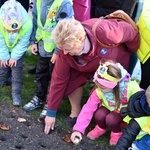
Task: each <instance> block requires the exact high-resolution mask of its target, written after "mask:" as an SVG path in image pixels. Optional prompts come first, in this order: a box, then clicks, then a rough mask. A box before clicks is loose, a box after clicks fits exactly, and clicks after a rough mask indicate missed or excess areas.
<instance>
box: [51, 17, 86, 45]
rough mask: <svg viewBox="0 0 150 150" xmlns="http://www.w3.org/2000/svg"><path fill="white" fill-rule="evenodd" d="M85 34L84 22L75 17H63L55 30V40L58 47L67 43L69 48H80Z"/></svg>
mask: <svg viewBox="0 0 150 150" xmlns="http://www.w3.org/2000/svg"><path fill="white" fill-rule="evenodd" d="M85 35H86V32H85V30H84V28H83V26H82V24H81V23H80V22H79V21H77V20H75V19H63V20H61V21H59V22H58V24H57V25H56V27H55V29H54V30H53V40H54V42H55V43H56V46H57V47H62V46H63V45H67V46H68V47H69V48H80V47H81V42H83V41H84V39H85Z"/></svg>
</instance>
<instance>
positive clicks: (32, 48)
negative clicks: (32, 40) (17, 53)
mask: <svg viewBox="0 0 150 150" xmlns="http://www.w3.org/2000/svg"><path fill="white" fill-rule="evenodd" d="M30 49H31V52H32V54H34V55H38V48H37V44H32V45H31V48H30Z"/></svg>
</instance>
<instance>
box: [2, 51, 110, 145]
mask: <svg viewBox="0 0 150 150" xmlns="http://www.w3.org/2000/svg"><path fill="white" fill-rule="evenodd" d="M36 62H37V56H33V55H31V54H30V53H26V55H25V59H24V64H23V87H22V94H21V95H22V103H23V104H22V105H24V104H26V103H27V102H29V101H30V100H31V98H32V97H33V95H34V91H35V82H34V80H35V75H31V74H28V70H29V69H32V68H33V67H35V64H36ZM91 88H92V84H90V83H88V84H86V86H85V89H84V94H83V101H82V105H83V104H84V103H85V102H86V100H87V99H88V95H89V92H90V90H91ZM0 100H2V101H5V102H8V103H10V104H12V99H11V87H10V86H5V87H3V88H1V87H0ZM70 109H71V108H70V103H69V101H68V99H67V98H65V99H64V100H63V101H62V104H61V107H60V109H59V110H58V113H57V120H56V121H57V125H59V126H61V127H62V128H64V129H67V130H70V131H71V130H72V129H71V128H69V127H67V126H66V125H65V119H66V117H67V116H68V115H69V114H70ZM40 112H41V110H35V111H33V112H32V113H33V114H34V115H35V116H37V117H38V115H39V114H40ZM94 125H95V123H94V121H92V122H91V124H90V126H89V127H88V128H87V131H86V133H87V132H88V131H89V130H91V129H92V128H93V127H94ZM108 139H109V135H108V134H106V135H104V136H102V137H101V138H99V139H98V140H96V141H95V142H96V143H97V144H100V145H101V146H103V147H106V146H107V147H108V142H109V141H108Z"/></svg>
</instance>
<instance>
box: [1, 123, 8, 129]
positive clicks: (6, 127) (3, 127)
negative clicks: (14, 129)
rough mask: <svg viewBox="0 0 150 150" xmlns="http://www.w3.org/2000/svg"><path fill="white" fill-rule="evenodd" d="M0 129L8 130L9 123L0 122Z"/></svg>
mask: <svg viewBox="0 0 150 150" xmlns="http://www.w3.org/2000/svg"><path fill="white" fill-rule="evenodd" d="M0 129H2V130H5V131H8V130H9V125H6V124H0Z"/></svg>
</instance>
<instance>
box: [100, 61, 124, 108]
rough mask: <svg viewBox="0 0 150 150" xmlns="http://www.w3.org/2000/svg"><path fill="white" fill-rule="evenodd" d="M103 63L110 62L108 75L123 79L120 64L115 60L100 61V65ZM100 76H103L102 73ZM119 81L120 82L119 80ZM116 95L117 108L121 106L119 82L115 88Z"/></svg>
mask: <svg viewBox="0 0 150 150" xmlns="http://www.w3.org/2000/svg"><path fill="white" fill-rule="evenodd" d="M102 64H106V65H107V64H108V65H107V67H108V70H107V73H108V75H110V76H112V77H114V78H116V79H119V80H120V79H121V77H122V74H121V70H120V68H119V67H118V65H117V64H116V63H115V62H114V61H106V62H100V65H102ZM98 77H99V78H102V77H101V76H100V75H99V76H98ZM104 79H105V78H104ZM118 83H119V82H118ZM113 91H114V97H115V109H116V110H117V109H118V108H119V106H120V90H119V84H117V85H116V86H115V87H114V88H113Z"/></svg>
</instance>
